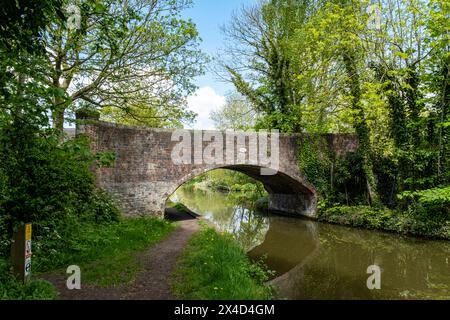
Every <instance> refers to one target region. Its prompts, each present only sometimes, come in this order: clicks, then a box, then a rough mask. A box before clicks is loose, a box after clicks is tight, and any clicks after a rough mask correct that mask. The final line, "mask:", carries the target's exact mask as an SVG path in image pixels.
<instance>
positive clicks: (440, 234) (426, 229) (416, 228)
mask: <svg viewBox="0 0 450 320" xmlns="http://www.w3.org/2000/svg"><path fill="white" fill-rule="evenodd" d="M319 220H320V221H327V222H331V223H338V224H344V225H351V226H356V227H363V228H368V229H381V230H386V231H393V232H398V233H402V234H410V235H416V236H423V237H432V238H440V239H447V240H450V216H449V215H448V214H447V215H437V216H436V215H434V213H433V212H429V213H428V214H426V215H423V214H422V213H420V212H418V211H411V210H408V211H394V210H390V209H386V208H374V207H369V206H352V207H348V206H336V207H333V208H329V209H326V210H321V211H320V212H319Z"/></svg>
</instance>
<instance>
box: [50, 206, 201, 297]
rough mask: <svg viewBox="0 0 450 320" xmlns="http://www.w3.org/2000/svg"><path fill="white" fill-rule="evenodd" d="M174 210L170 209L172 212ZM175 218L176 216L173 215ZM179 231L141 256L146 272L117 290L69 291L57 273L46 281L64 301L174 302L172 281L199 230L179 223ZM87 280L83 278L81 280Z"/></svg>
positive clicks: (193, 222) (195, 223)
mask: <svg viewBox="0 0 450 320" xmlns="http://www.w3.org/2000/svg"><path fill="white" fill-rule="evenodd" d="M169 210H170V209H169ZM171 213H172V214H173V213H174V212H171ZM178 223H179V227H178V228H177V229H176V230H174V231H173V232H172V233H171V234H169V235H168V236H167V238H165V239H164V240H162V241H161V242H159V243H157V244H156V245H154V246H152V247H151V248H149V249H148V250H146V251H144V252H142V253H140V254H138V255H137V259H139V260H140V261H141V262H142V266H143V269H142V270H141V271H140V272H139V273H138V274H137V276H136V279H135V280H134V281H133V282H131V283H127V284H123V285H119V286H116V287H106V288H103V287H97V286H94V285H83V281H82V282H81V289H80V290H68V289H67V287H66V281H67V275H65V274H60V273H54V274H47V275H45V276H43V278H44V279H45V280H47V281H50V282H51V283H52V284H53V285H54V286H55V288H56V290H57V291H58V293H59V297H60V299H63V300H171V299H175V297H173V295H172V293H171V290H170V285H169V277H170V275H171V274H172V272H173V271H174V268H175V265H176V263H177V260H178V258H179V256H180V254H181V253H182V252H183V250H184V248H185V247H186V244H187V242H188V240H189V239H190V237H191V236H192V235H193V234H194V233H195V232H196V231H197V230H198V229H199V226H198V221H197V219H194V218H192V217H190V218H189V219H188V220H182V221H179V222H178ZM81 279H83V278H81Z"/></svg>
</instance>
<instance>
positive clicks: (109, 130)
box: [76, 120, 356, 217]
mask: <svg viewBox="0 0 450 320" xmlns="http://www.w3.org/2000/svg"><path fill="white" fill-rule="evenodd" d="M81 123H82V124H78V125H77V129H76V134H77V135H80V134H83V135H86V136H87V137H88V138H89V139H90V146H91V149H92V151H94V152H104V151H109V152H114V153H115V155H116V161H115V163H114V165H113V166H112V167H107V168H105V167H104V168H99V169H96V170H95V177H96V183H97V185H98V186H99V187H101V188H103V189H104V190H106V191H107V192H109V193H110V194H111V195H112V197H113V198H114V200H115V201H116V203H117V205H118V206H119V208H120V209H121V210H122V212H123V213H124V215H126V216H133V215H156V216H159V217H163V216H164V208H165V205H166V200H167V198H168V197H169V196H170V195H171V194H172V193H173V192H175V191H176V189H177V188H178V187H179V186H181V185H182V184H183V183H185V182H186V181H188V180H190V179H192V178H194V177H195V176H197V175H199V174H201V173H204V172H207V171H210V170H213V169H218V168H225V169H231V170H235V171H239V172H242V173H244V174H247V175H248V176H250V177H252V178H254V179H256V180H258V181H261V182H262V183H263V185H264V187H265V188H266V190H267V191H268V193H269V208H270V209H272V210H274V211H279V212H284V213H289V214H299V215H305V216H310V217H314V215H315V213H316V204H317V193H316V190H315V188H314V186H313V185H311V184H310V183H309V182H308V181H307V180H306V178H305V176H304V175H303V174H302V172H300V170H299V168H298V164H297V163H298V161H297V154H298V146H299V141H300V139H302V138H303V136H302V135H299V134H293V135H287V134H280V135H279V136H277V135H276V134H275V135H274V134H272V135H271V134H270V133H269V134H268V135H267V138H268V140H267V142H266V144H267V145H270V147H269V148H268V149H269V151H268V153H267V154H266V158H265V159H264V157H262V156H261V154H260V153H259V154H258V156H256V157H252V156H251V155H250V156H249V154H250V153H251V150H252V149H251V148H252V147H256V146H258V147H259V150H260V149H261V147H262V146H263V145H261V144H260V143H261V142H260V141H261V140H262V139H261V137H260V136H257V137H256V138H255V139H256V140H252V139H253V138H254V136H251V135H250V136H249V135H248V133H244V132H241V133H234V136H233V135H231V137H232V138H227V134H228V137H229V136H230V134H229V133H228V132H220V131H209V130H208V131H192V130H184V131H183V132H182V133H181V134H179V131H176V130H173V129H152V128H138V127H131V126H124V125H117V124H111V123H106V122H100V121H93V120H88V121H86V120H84V121H81ZM183 136H184V138H185V139H184V142H186V141H188V142H189V143H190V142H192V146H191V150H188V149H187V148H186V149H184V151H183V152H180V153H178V152H175V151H176V150H175V148H178V149H179V148H180V145H181V142H182V141H183ZM211 136H213V138H211ZM202 137H203V140H202ZM205 137H206V138H207V139H205ZM199 138H200V141H201V142H198V140H196V139H199ZM275 138H277V139H275ZM217 139H218V140H217ZM275 140H277V141H278V146H276V145H274V144H272V141H275ZM196 141H197V144H195V142H196ZM217 141H219V142H220V141H223V143H222V145H220V144H218V145H216V146H219V145H220V146H222V147H223V152H222V150H219V148H217V149H216V150H215V151H214V152H212V153H211V154H212V155H217V153H219V155H221V153H222V154H223V161H212V160H211V159H209V161H208V159H206V161H205V159H202V156H204V154H205V152H206V151H207V150H208V149H207V148H208V145H209V146H211V143H212V142H217ZM326 141H327V143H328V145H329V146H330V148H331V150H333V151H334V153H335V155H336V156H340V155H342V154H345V153H346V152H348V151H352V150H354V149H355V148H356V141H355V139H354V137H352V136H349V135H327V136H326ZM252 143H253V144H252ZM199 144H200V145H201V147H200V148H198V150H200V151H198V150H196V149H195V148H196V147H195V145H197V146H198V145H199ZM205 148H206V149H205ZM186 151H187V154H186ZM273 151H277V154H278V163H276V162H277V161H268V158H270V159H272V160H273V159H275V158H274V154H275V152H273ZM230 152H232V153H230ZM174 154H175V155H176V154H179V155H185V158H183V160H176V161H174ZM267 156H268V157H267ZM199 157H200V159H199ZM205 158H206V157H205ZM216 159H217V158H216ZM202 160H203V161H202ZM267 168H268V169H271V170H267Z"/></svg>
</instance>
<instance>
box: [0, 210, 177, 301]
mask: <svg viewBox="0 0 450 320" xmlns="http://www.w3.org/2000/svg"><path fill="white" fill-rule="evenodd" d="M174 228H175V224H173V223H170V222H167V221H164V220H160V219H156V218H149V217H142V218H134V219H121V220H120V221H119V222H110V223H102V224H89V223H86V224H83V225H81V226H79V227H77V228H76V229H74V230H76V232H75V233H74V234H72V235H71V236H70V237H68V238H61V239H59V241H55V240H49V239H52V237H48V238H43V239H41V240H40V241H35V243H34V255H33V273H34V274H35V277H36V274H37V276H39V274H41V273H44V272H50V271H54V270H58V269H61V272H64V274H65V268H67V267H68V266H70V265H77V266H79V267H80V268H81V277H82V281H83V283H90V284H95V285H98V286H103V287H108V286H114V285H118V284H122V283H128V282H130V281H132V280H133V279H134V278H135V276H136V274H137V272H138V271H139V270H141V268H142V265H141V263H140V262H139V261H138V259H136V252H139V251H142V250H144V249H146V248H148V247H149V246H151V245H154V244H155V243H157V242H159V241H161V240H162V239H163V238H164V237H165V236H167V235H168V234H169V233H170V232H171V231H172V230H173V229H174ZM0 280H1V282H0V299H9V300H21V299H54V298H56V291H55V289H54V288H53V286H52V285H51V284H50V283H48V282H46V281H40V280H39V281H38V280H36V281H32V282H30V283H28V284H26V285H24V284H22V283H20V282H19V281H16V280H15V279H14V277H13V276H12V274H11V272H10V266H9V264H8V262H7V261H6V259H4V258H1V257H0Z"/></svg>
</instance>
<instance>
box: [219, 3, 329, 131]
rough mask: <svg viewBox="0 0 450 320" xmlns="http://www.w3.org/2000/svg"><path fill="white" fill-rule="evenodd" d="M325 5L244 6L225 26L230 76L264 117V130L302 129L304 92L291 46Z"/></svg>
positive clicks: (227, 63) (224, 62) (266, 4)
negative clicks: (301, 28) (298, 86)
mask: <svg viewBox="0 0 450 320" xmlns="http://www.w3.org/2000/svg"><path fill="white" fill-rule="evenodd" d="M321 2H322V1H312V0H303V1H298V0H297V1H296V0H272V1H269V2H267V3H261V4H259V5H255V6H250V7H243V8H242V9H241V11H240V12H239V13H238V14H235V15H234V16H233V18H232V20H231V23H230V24H229V25H228V26H227V27H225V28H224V32H225V34H226V35H227V37H228V38H229V42H230V43H229V45H228V47H227V49H226V56H227V57H228V59H227V60H225V61H223V62H222V64H223V67H224V69H225V70H226V73H227V76H226V77H227V78H228V79H230V81H231V82H232V83H233V84H234V85H235V87H236V90H237V91H238V92H239V93H241V94H242V95H243V96H245V97H246V98H247V99H248V100H249V101H250V103H252V104H253V105H254V106H255V108H256V110H257V111H258V112H260V113H262V114H263V115H265V117H264V118H262V119H261V120H262V121H263V122H262V123H261V125H260V126H261V127H265V128H266V129H270V128H278V129H280V130H283V131H295V132H298V131H301V110H300V109H299V105H300V102H301V101H302V98H303V97H302V95H301V93H299V92H298V90H296V82H297V81H296V79H297V78H296V77H295V76H294V73H293V70H292V63H291V60H292V57H291V55H290V54H289V52H288V44H289V40H290V39H291V37H292V36H293V35H294V30H295V29H297V28H298V27H299V26H301V25H302V24H303V23H305V21H307V18H308V16H309V15H311V14H312V11H313V9H314V6H313V5H318V4H319V3H321Z"/></svg>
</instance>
